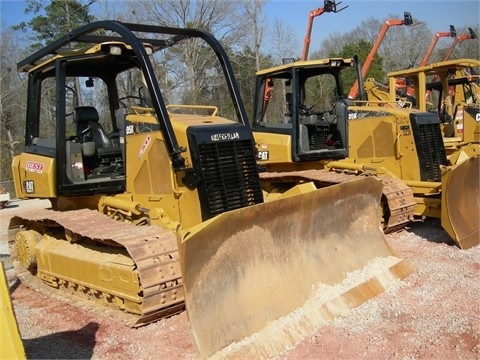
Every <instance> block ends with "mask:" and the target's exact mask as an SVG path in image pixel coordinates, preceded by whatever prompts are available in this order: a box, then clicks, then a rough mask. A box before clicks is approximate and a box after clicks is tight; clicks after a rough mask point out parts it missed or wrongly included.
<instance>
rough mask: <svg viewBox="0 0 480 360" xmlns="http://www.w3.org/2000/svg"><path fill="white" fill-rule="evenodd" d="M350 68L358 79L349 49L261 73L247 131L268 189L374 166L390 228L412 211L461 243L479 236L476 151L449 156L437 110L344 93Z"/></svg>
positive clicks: (335, 178)
mask: <svg viewBox="0 0 480 360" xmlns="http://www.w3.org/2000/svg"><path fill="white" fill-rule="evenodd" d="M355 65H356V66H355ZM353 68H356V73H357V79H358V81H360V83H361V84H362V82H361V79H362V77H361V76H360V73H361V71H360V64H359V62H358V61H356V62H355V61H354V60H353V59H341V58H329V59H322V60H312V61H298V62H289V63H287V64H285V65H282V66H278V67H275V68H271V69H266V70H262V71H259V72H258V73H257V82H256V106H255V108H254V118H253V131H254V137H255V142H256V146H257V149H258V163H259V165H260V166H262V167H263V170H264V171H263V172H262V173H261V174H260V176H261V179H262V182H263V185H264V188H265V189H267V191H268V192H269V196H272V197H273V196H276V195H277V194H282V193H283V192H285V191H287V190H288V189H289V188H290V187H291V186H294V185H295V184H298V183H302V182H304V181H313V182H314V183H315V185H316V186H317V187H319V188H321V187H328V186H329V185H331V184H337V183H342V182H348V181H350V180H352V179H355V178H358V177H359V176H375V177H376V178H378V179H379V180H381V181H382V182H383V183H384V189H383V194H382V200H381V211H382V215H383V216H382V217H383V227H384V229H385V230H386V231H390V230H392V229H394V228H398V227H399V226H403V225H405V224H406V223H408V222H409V221H410V220H411V219H412V218H413V216H427V217H435V218H441V222H442V226H443V228H444V229H445V230H446V231H447V232H448V233H449V235H450V236H451V237H452V239H453V240H454V241H455V242H456V243H457V245H458V246H460V247H461V248H464V249H466V248H469V247H471V246H475V245H478V243H479V228H480V225H479V219H480V216H479V201H478V192H479V185H478V174H479V162H480V158H479V156H478V154H477V155H475V156H472V157H470V158H468V159H466V160H464V161H463V162H457V163H455V164H451V163H449V159H448V158H447V154H446V151H445V147H444V143H443V137H442V131H441V121H440V118H439V116H438V114H437V113H434V112H427V111H421V110H418V109H413V108H400V107H398V106H397V105H398V104H397V102H396V101H370V100H369V101H365V100H364V101H362V100H351V99H347V97H346V96H345V94H344V90H343V89H344V84H343V83H342V77H341V74H342V72H343V71H351V70H353ZM348 69H351V70H348ZM392 86H393V85H392ZM359 88H360V90H361V92H360V99H366V97H365V92H364V91H363V85H362V86H360V87H359ZM393 99H394V100H395V98H393Z"/></svg>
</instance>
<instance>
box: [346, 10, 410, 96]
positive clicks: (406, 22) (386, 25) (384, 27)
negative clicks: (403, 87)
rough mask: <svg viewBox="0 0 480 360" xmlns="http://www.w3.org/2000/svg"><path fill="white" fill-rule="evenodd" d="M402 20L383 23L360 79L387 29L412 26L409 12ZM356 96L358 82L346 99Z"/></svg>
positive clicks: (364, 64) (365, 73)
mask: <svg viewBox="0 0 480 360" xmlns="http://www.w3.org/2000/svg"><path fill="white" fill-rule="evenodd" d="M403 17H404V18H403V20H399V19H390V20H387V21H385V23H384V24H383V25H382V28H381V29H380V33H379V34H378V36H377V39H376V40H375V43H374V44H373V47H372V49H371V50H370V52H369V53H368V55H367V58H366V59H365V62H364V63H363V66H362V78H363V79H365V77H366V76H367V74H368V72H369V71H370V68H371V66H372V63H373V60H375V56H376V55H377V51H378V48H379V47H380V44H381V43H382V41H383V39H384V38H385V35H386V33H387V31H388V29H389V28H390V27H391V26H399V25H406V26H409V25H412V24H413V19H412V15H411V14H410V13H409V12H405V13H404V14H403ZM357 96H358V80H356V81H355V83H354V84H353V85H352V88H351V89H350V93H349V94H348V97H349V98H350V99H355V98H356V97H357Z"/></svg>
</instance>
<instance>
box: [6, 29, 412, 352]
mask: <svg viewBox="0 0 480 360" xmlns="http://www.w3.org/2000/svg"><path fill="white" fill-rule="evenodd" d="M188 42H194V44H195V46H199V45H198V44H199V43H201V44H202V49H203V50H204V51H205V52H204V53H202V54H203V55H206V54H207V51H206V50H207V49H210V50H211V54H214V55H215V56H214V59H216V60H215V61H217V62H218V66H217V67H215V69H217V70H220V69H221V71H223V75H224V79H225V91H223V92H222V94H226V95H227V94H228V95H229V96H227V97H226V98H225V99H222V101H227V100H228V101H229V104H230V105H229V106H226V108H228V109H234V111H235V114H234V116H235V118H236V121H233V120H229V119H227V118H225V117H223V116H220V115H219V113H220V112H222V110H224V108H221V107H220V108H219V107H216V106H215V104H208V105H198V104H196V105H188V104H183V103H175V102H173V103H170V104H166V103H165V97H164V93H163V91H162V90H163V89H161V86H160V81H159V80H158V79H159V78H161V79H162V81H163V80H166V77H168V75H169V74H168V71H166V69H168V68H164V67H160V66H159V63H162V61H164V60H167V59H168V58H169V55H170V52H169V50H170V49H171V48H174V47H176V46H182V45H183V44H186V43H188ZM73 44H75V45H76V46H77V48H75V49H73V48H72V45H73ZM177 65H178V64H177ZM18 69H19V71H22V72H26V73H27V75H28V79H29V87H28V99H29V102H28V109H27V114H26V131H25V134H26V136H25V149H24V151H23V152H22V153H21V154H19V155H17V156H15V158H14V160H13V163H12V171H13V175H14V181H15V191H16V194H17V197H19V198H24V199H28V198H47V199H49V200H50V201H51V204H52V208H51V209H45V210H42V211H35V212H26V213H22V214H21V215H18V216H15V217H14V218H12V219H11V221H10V225H9V226H10V228H9V243H10V245H11V247H10V251H11V255H12V257H13V259H14V261H13V263H14V266H15V270H16V272H17V274H18V276H19V278H20V279H21V280H22V282H24V283H25V284H26V285H28V286H30V287H32V288H34V289H36V290H38V291H43V292H46V293H48V294H51V293H52V292H57V293H59V294H60V293H65V294H66V296H70V297H71V296H74V297H76V298H77V299H78V298H83V299H84V301H88V302H89V303H90V304H91V308H92V309H95V308H98V309H99V310H100V311H101V312H102V314H104V315H111V316H114V317H116V318H117V319H121V320H122V321H124V322H125V323H126V324H128V325H130V326H141V325H143V324H147V323H149V322H152V321H155V320H157V319H160V318H162V317H165V316H170V315H172V314H176V313H178V312H180V311H183V310H184V308H185V306H186V308H187V311H188V316H189V320H190V326H191V332H192V341H193V343H194V345H195V347H196V349H197V351H198V353H199V354H200V356H202V357H207V356H210V355H212V354H214V353H216V352H217V351H224V350H223V349H226V348H227V347H228V346H229V345H230V344H232V343H235V342H239V341H242V343H243V344H244V346H245V350H244V352H243V354H246V353H251V354H252V356H260V355H262V354H263V355H266V356H273V355H275V354H277V353H278V352H279V351H283V349H284V348H285V346H286V345H288V344H292V343H293V342H295V341H297V340H299V338H302V337H303V336H307V335H308V334H310V333H311V332H312V331H313V330H314V329H315V328H316V327H318V326H320V324H321V323H322V321H325V319H330V318H332V317H334V316H337V315H339V314H341V313H344V312H345V311H346V310H348V309H349V308H351V307H353V306H356V305H358V304H360V303H362V302H364V301H366V300H367V299H369V298H371V297H372V296H375V295H376V294H378V293H379V292H381V291H383V290H384V289H385V288H386V287H388V285H389V283H391V282H393V281H397V280H398V279H401V278H403V277H405V276H407V275H408V274H409V273H410V272H411V271H412V267H411V265H410V263H408V262H406V261H404V260H402V259H399V258H398V257H396V256H395V255H394V253H393V251H392V250H391V249H390V248H389V246H388V245H387V243H386V242H385V237H384V234H383V233H382V231H381V230H380V228H379V227H378V223H379V221H380V220H379V216H378V211H377V206H376V204H377V203H378V201H379V198H380V196H381V192H382V184H381V183H380V182H378V181H376V180H375V179H359V180H358V181H355V182H350V183H346V184H339V185H338V186H333V187H330V188H328V189H320V190H317V189H316V188H315V186H313V184H312V183H309V182H305V183H304V184H301V185H299V186H295V187H292V188H291V189H290V190H291V191H289V192H286V193H285V194H283V196H282V197H281V198H276V199H275V200H272V201H271V202H265V201H264V192H263V190H262V187H261V183H260V178H259V173H258V167H257V163H256V152H255V146H254V140H253V136H252V131H251V128H250V125H249V122H248V120H247V116H246V113H245V109H244V106H243V103H242V101H241V97H240V95H239V91H238V88H237V85H236V82H235V78H234V75H233V72H232V69H231V66H230V63H229V61H228V59H227V57H226V54H225V51H224V50H223V48H222V47H221V46H220V44H219V43H218V41H217V40H216V39H215V38H214V37H213V36H212V35H210V34H208V33H206V32H203V31H199V30H194V29H177V28H168V27H160V26H152V25H139V24H125V23H119V22H115V21H100V22H94V23H91V24H88V25H85V26H84V27H81V28H79V29H77V30H74V31H73V32H72V33H70V34H68V35H67V36H65V37H63V38H61V39H59V40H57V41H55V42H54V43H52V44H50V45H48V46H47V47H45V48H43V49H41V50H39V51H38V52H36V53H34V54H32V55H31V56H29V57H27V58H26V59H24V60H22V61H20V62H19V64H18ZM159 73H160V74H161V77H160V75H157V74H159ZM170 95H171V96H172V97H173V98H175V95H176V94H175V93H170ZM177 98H181V96H177ZM45 109H51V111H45ZM52 114H53V116H52ZM352 203H353V204H355V207H354V208H352V207H351V204H352ZM339 214H341V216H339ZM356 274H357V275H358V274H360V275H361V276H359V277H356ZM332 287H335V288H336V289H337V288H339V289H340V290H339V291H337V292H335V293H330V292H328V291H327V292H325V291H324V290H325V289H327V290H328V289H329V288H332ZM329 293H330V294H333V295H332V296H326V294H329ZM280 294H281V295H280ZM234 303H235V304H236V305H232V304H234ZM307 304H309V305H310V306H312V309H317V310H318V309H324V310H322V311H321V313H320V314H317V316H315V317H314V318H311V321H310V322H309V323H308V324H309V325H308V326H306V325H307V322H306V321H302V322H300V323H299V322H291V326H290V327H289V328H290V329H291V330H292V334H283V333H282V334H277V335H276V336H274V337H275V341H274V342H271V341H261V342H258V341H257V342H255V341H248V339H249V338H251V337H253V338H256V339H258V337H257V336H254V335H255V334H258V333H261V332H262V331H264V330H265V329H266V328H268V327H269V324H270V323H271V322H274V321H281V320H282V319H284V318H285V317H287V319H288V316H289V314H291V313H292V312H295V311H298V310H299V308H302V307H303V306H306V305H307ZM232 309H234V310H235V311H232ZM329 309H330V310H329ZM334 309H337V310H336V311H334ZM245 344H249V345H248V346H247V345H245ZM225 351H228V350H225Z"/></svg>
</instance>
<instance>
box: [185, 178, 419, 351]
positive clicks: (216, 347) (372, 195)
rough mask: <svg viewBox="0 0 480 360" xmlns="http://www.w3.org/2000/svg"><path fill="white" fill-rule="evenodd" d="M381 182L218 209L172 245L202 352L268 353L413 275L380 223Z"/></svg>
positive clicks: (355, 183)
mask: <svg viewBox="0 0 480 360" xmlns="http://www.w3.org/2000/svg"><path fill="white" fill-rule="evenodd" d="M381 191H382V185H381V183H380V182H379V181H377V180H375V179H371V178H368V179H362V180H357V181H352V182H347V183H343V184H339V185H335V186H331V187H328V188H323V189H320V190H315V191H313V192H309V193H305V194H302V195H297V196H294V197H289V198H284V199H281V200H276V201H272V202H267V203H264V204H261V205H256V206H253V207H249V208H244V209H241V210H238V211H232V212H229V213H225V214H222V215H221V216H220V217H217V218H215V219H213V220H212V221H210V222H209V223H208V224H203V226H201V227H199V228H197V229H196V231H194V232H192V233H191V234H190V235H187V236H186V237H185V238H184V240H183V241H182V243H181V245H180V256H181V264H182V266H183V268H182V273H183V280H184V287H185V298H186V299H185V300H186V301H185V302H186V307H187V311H188V316H189V320H190V332H191V335H192V341H193V343H194V346H195V347H196V350H197V353H198V355H199V356H200V357H202V358H205V357H210V356H213V357H238V356H241V357H250V356H251V357H256V358H258V357H272V356H275V355H277V354H279V353H281V352H284V351H285V350H286V348H287V347H288V346H290V345H293V344H294V343H296V342H298V341H300V340H301V339H303V338H305V337H307V336H310V335H312V334H313V332H314V331H315V329H317V328H318V327H319V326H321V325H322V324H323V323H325V322H326V321H328V320H330V319H332V318H334V317H335V316H338V315H341V314H343V313H345V312H346V311H348V309H350V308H352V307H355V306H357V305H359V304H361V303H363V302H364V301H366V300H368V299H369V298H372V297H374V296H375V295H377V294H378V293H380V292H382V291H383V290H384V289H385V288H386V287H387V286H388V285H389V284H390V283H392V282H395V283H396V282H398V279H401V278H403V277H405V276H407V275H408V274H410V273H411V271H412V270H413V267H412V265H411V264H410V263H408V262H406V261H403V260H401V259H399V258H397V257H396V256H395V255H394V254H393V252H392V250H391V249H390V248H389V246H388V245H387V243H386V241H385V236H384V234H383V232H382V231H381V230H380V228H379V225H378V224H380V218H379V217H380V213H379V211H378V203H379V199H380V196H381Z"/></svg>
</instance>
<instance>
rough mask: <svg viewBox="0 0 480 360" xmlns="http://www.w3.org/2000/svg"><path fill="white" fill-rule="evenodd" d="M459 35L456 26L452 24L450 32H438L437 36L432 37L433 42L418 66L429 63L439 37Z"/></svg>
mask: <svg viewBox="0 0 480 360" xmlns="http://www.w3.org/2000/svg"><path fill="white" fill-rule="evenodd" d="M456 36H457V31H456V30H455V26H453V25H450V32H437V33H436V34H435V36H434V37H433V39H432V42H431V43H430V46H429V47H428V49H427V52H426V53H425V55H424V56H423V59H422V61H420V64H419V65H418V66H425V65H427V63H428V59H430V56H431V55H432V52H433V49H434V48H435V45H437V42H438V39H440V38H442V37H451V38H456Z"/></svg>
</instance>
